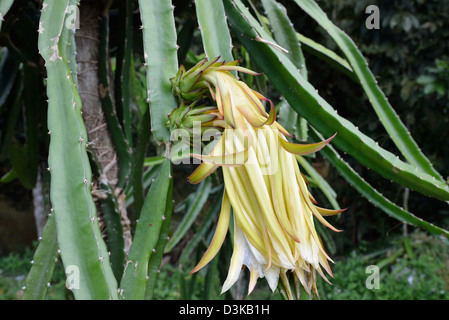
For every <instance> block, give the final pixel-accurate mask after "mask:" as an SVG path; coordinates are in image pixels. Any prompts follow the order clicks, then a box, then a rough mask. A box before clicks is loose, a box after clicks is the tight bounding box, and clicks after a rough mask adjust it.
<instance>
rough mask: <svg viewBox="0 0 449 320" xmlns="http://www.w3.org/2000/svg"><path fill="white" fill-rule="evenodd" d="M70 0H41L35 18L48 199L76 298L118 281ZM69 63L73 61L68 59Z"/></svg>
mask: <svg viewBox="0 0 449 320" xmlns="http://www.w3.org/2000/svg"><path fill="white" fill-rule="evenodd" d="M74 3H75V4H76V5H77V2H74V1H69V0H59V1H44V3H43V7H42V14H41V19H40V23H39V26H40V28H39V33H40V34H39V52H40V54H41V55H42V57H43V58H44V59H45V65H46V68H47V74H48V78H47V96H48V129H49V132H51V134H50V137H51V140H50V149H49V157H48V164H49V170H50V174H51V188H50V199H51V202H52V206H53V214H54V215H55V221H56V228H57V229H56V231H57V239H58V244H59V248H60V253H61V258H62V262H63V264H64V267H65V268H70V270H74V273H72V274H71V275H70V276H72V277H75V278H76V279H68V281H69V280H73V283H74V284H75V285H73V286H71V289H72V291H73V293H74V295H75V298H77V299H115V298H117V283H116V280H115V278H114V275H113V273H112V269H111V266H110V263H109V254H108V252H107V249H106V245H105V243H104V241H103V239H102V237H101V232H100V228H99V225H98V218H97V215H96V209H95V205H94V202H93V199H92V196H91V182H92V172H91V167H90V164H89V159H88V156H87V152H86V143H87V142H88V141H87V133H86V128H85V125H84V122H83V119H82V117H81V99H80V96H79V94H78V91H77V88H76V86H75V81H74V78H73V75H72V72H71V70H70V68H69V61H74V56H69V54H73V53H74V52H73V50H72V51H71V50H66V48H67V47H68V45H70V44H71V41H73V37H69V34H70V32H72V31H71V29H69V28H70V27H71V26H70V25H69V23H68V21H67V20H66V18H67V12H69V10H70V9H71V8H70V7H69V6H70V5H74ZM71 65H72V66H73V64H71Z"/></svg>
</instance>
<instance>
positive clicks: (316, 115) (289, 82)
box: [224, 0, 449, 200]
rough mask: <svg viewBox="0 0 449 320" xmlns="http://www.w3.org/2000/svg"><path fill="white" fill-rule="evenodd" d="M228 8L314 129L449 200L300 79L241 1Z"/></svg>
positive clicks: (439, 186) (389, 174)
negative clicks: (340, 114)
mask: <svg viewBox="0 0 449 320" xmlns="http://www.w3.org/2000/svg"><path fill="white" fill-rule="evenodd" d="M224 4H225V9H226V13H227V15H228V18H229V23H230V25H231V28H232V29H233V30H234V31H235V32H234V34H235V35H236V37H237V38H238V39H239V41H240V42H241V43H242V44H243V45H244V46H245V47H246V49H247V50H248V51H249V52H250V54H251V55H252V57H253V58H254V59H255V61H256V62H257V64H258V65H259V66H260V67H261V68H262V70H263V71H264V72H265V74H266V75H267V76H268V78H269V79H270V80H271V82H272V83H273V85H274V86H275V87H276V88H277V89H278V90H279V92H280V93H281V94H282V95H283V96H284V97H285V98H286V99H287V101H288V102H289V103H290V105H291V106H292V107H293V108H294V109H295V110H296V111H297V112H298V113H299V114H300V115H301V116H303V117H304V118H305V119H306V120H307V121H308V122H309V123H310V124H311V125H312V126H313V127H314V128H316V129H317V130H319V131H320V132H321V133H322V134H323V135H324V136H326V137H330V136H332V135H333V134H335V133H338V134H337V137H336V138H335V139H334V140H333V141H332V142H333V144H334V145H335V146H337V147H338V148H339V149H341V150H342V151H344V152H347V153H348V154H350V155H352V156H353V157H354V158H355V159H357V160H358V161H359V162H360V163H362V164H363V165H365V166H367V167H368V168H371V169H373V170H375V171H376V172H378V173H380V174H381V175H383V176H384V177H385V178H387V179H391V180H393V181H395V182H397V183H400V184H402V185H404V186H405V187H408V188H410V189H413V190H416V191H418V192H421V193H422V194H425V195H428V196H431V197H435V198H438V199H440V200H449V186H448V185H447V184H446V183H443V182H441V181H439V180H437V179H436V178H435V177H433V176H430V175H428V174H426V173H423V172H421V171H420V170H419V169H418V168H416V167H413V166H411V165H409V164H407V163H404V162H403V161H401V160H400V159H399V158H398V157H396V156H395V155H394V154H392V153H391V152H389V151H387V150H385V149H383V148H381V147H380V146H379V145H378V144H377V143H376V142H375V141H373V140H372V139H371V138H370V137H368V136H366V135H365V134H363V133H362V132H360V131H359V130H358V129H357V127H355V126H354V124H352V123H351V122H350V121H348V120H347V119H345V118H343V117H341V116H339V115H338V114H337V112H336V111H335V109H334V108H333V107H332V106H331V105H329V104H328V103H327V102H326V101H325V100H324V99H323V98H322V97H321V96H320V95H319V94H318V93H317V92H316V90H315V88H313V86H312V85H311V84H310V83H309V82H307V81H306V80H305V79H304V78H303V77H302V76H301V74H300V73H299V71H298V70H297V68H296V67H295V66H294V65H293V64H292V62H291V61H290V60H289V59H288V58H286V56H285V55H284V54H283V53H282V52H280V51H279V50H278V49H277V48H276V47H275V46H273V43H274V42H273V41H272V39H271V38H270V37H269V36H268V35H267V34H266V33H265V31H264V30H263V29H262V27H260V25H259V24H258V23H257V21H255V19H254V18H253V17H252V16H251V15H250V13H249V12H248V10H247V9H246V8H245V7H244V6H243V4H242V3H241V2H240V1H238V0H235V1H231V0H225V1H224ZM275 61H278V63H275Z"/></svg>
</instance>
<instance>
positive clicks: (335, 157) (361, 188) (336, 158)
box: [311, 130, 449, 239]
mask: <svg viewBox="0 0 449 320" xmlns="http://www.w3.org/2000/svg"><path fill="white" fill-rule="evenodd" d="M311 136H312V137H313V139H314V140H315V141H321V140H320V139H321V138H322V136H321V135H319V134H318V133H317V132H316V131H314V130H312V131H311ZM320 152H321V153H322V154H323V155H324V156H325V157H326V159H327V160H329V162H330V163H331V164H332V165H334V166H335V167H336V168H337V169H338V172H339V173H340V174H341V175H342V177H343V178H344V179H345V180H346V181H348V182H349V183H350V184H351V185H352V187H353V188H354V189H356V190H357V191H358V192H359V193H360V194H361V195H363V196H364V197H365V198H366V199H367V200H368V201H370V202H371V203H372V204H373V205H374V206H376V207H378V208H379V209H381V210H382V211H384V212H385V213H387V214H388V215H390V216H391V217H393V218H395V219H397V220H399V221H402V222H405V223H407V224H410V225H413V226H416V227H419V228H422V229H424V230H427V231H428V232H430V233H432V234H435V235H441V236H444V237H446V238H448V239H449V231H448V230H445V229H442V228H440V227H438V226H435V225H433V224H432V223H429V222H427V221H425V220H423V219H421V218H419V217H417V216H415V215H413V214H412V213H410V212H408V211H406V210H404V209H403V208H401V207H399V206H398V205H396V204H395V203H393V202H391V201H390V200H388V199H387V198H385V197H384V196H383V195H382V194H381V193H380V192H378V191H377V190H376V189H374V188H373V187H372V186H371V185H370V184H369V183H368V182H366V181H365V180H364V179H363V178H362V177H360V176H359V174H358V173H357V172H356V171H355V170H354V169H352V168H351V167H350V166H349V165H348V164H347V163H346V162H345V161H344V160H343V159H342V158H341V157H340V155H339V154H338V153H337V151H336V150H335V149H334V148H333V147H332V146H329V145H328V146H326V147H324V148H323V149H321V151H320Z"/></svg>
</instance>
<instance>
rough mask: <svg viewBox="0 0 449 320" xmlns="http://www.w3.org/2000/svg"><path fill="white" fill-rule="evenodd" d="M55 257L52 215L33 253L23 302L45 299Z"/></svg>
mask: <svg viewBox="0 0 449 320" xmlns="http://www.w3.org/2000/svg"><path fill="white" fill-rule="evenodd" d="M57 257H58V241H57V240H56V223H55V218H54V215H50V216H49V217H48V220H47V222H46V223H45V227H44V229H43V230H42V239H41V241H40V242H39V245H38V247H37V249H36V252H35V253H34V257H33V265H32V266H31V269H30V272H29V273H28V275H27V278H26V281H25V290H24V292H23V296H22V299H23V300H44V299H45V297H46V295H47V289H48V286H49V285H50V281H51V278H52V276H53V271H54V269H55V263H56V259H57Z"/></svg>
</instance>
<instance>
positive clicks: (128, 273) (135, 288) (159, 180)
mask: <svg viewBox="0 0 449 320" xmlns="http://www.w3.org/2000/svg"><path fill="white" fill-rule="evenodd" d="M171 170H172V169H171V161H170V159H168V158H167V159H165V160H164V162H163V164H162V166H161V168H160V171H159V175H158V176H157V177H156V178H155V180H154V181H153V183H152V184H151V186H150V189H149V190H148V194H147V196H146V199H145V202H144V204H143V207H142V211H141V213H140V216H139V219H138V221H137V227H136V232H135V234H134V238H133V243H132V245H131V248H130V251H129V255H128V258H127V261H126V263H125V270H124V272H123V277H122V280H121V282H120V289H119V294H120V297H121V298H122V299H127V300H136V299H137V300H141V299H143V298H144V297H145V290H146V286H147V276H148V264H149V261H150V257H152V255H153V254H154V253H155V252H157V250H158V248H157V245H158V241H159V238H160V234H161V232H163V228H162V227H163V225H164V223H165V220H167V217H166V216H165V214H166V211H167V203H168V202H170V201H171V200H172V199H169V196H170V195H169V194H170V193H171V191H170V185H171V184H172V180H173V177H172V173H171Z"/></svg>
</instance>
